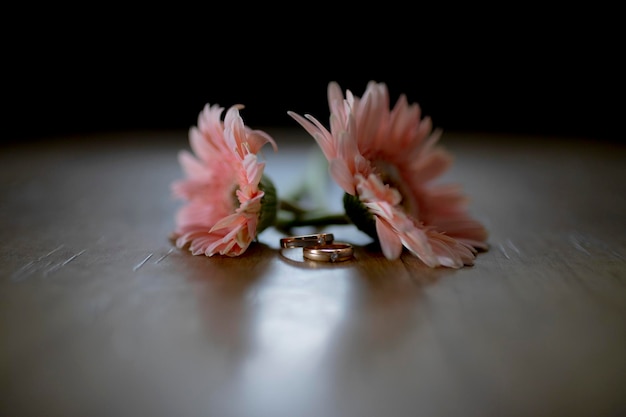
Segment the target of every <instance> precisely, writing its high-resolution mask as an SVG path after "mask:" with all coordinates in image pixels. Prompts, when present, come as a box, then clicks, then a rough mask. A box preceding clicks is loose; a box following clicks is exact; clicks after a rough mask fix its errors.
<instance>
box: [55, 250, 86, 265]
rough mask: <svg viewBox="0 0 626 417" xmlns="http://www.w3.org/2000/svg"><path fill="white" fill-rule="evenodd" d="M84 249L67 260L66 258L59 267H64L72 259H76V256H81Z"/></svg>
mask: <svg viewBox="0 0 626 417" xmlns="http://www.w3.org/2000/svg"><path fill="white" fill-rule="evenodd" d="M85 251H86V249H83V250H81V251H80V252H78V253H76V254H74V255H72V256H70V257H69V258H67V259H66V260H65V261H64V262H63V263H62V264H61V266H65V265H67V264H68V263H70V262H72V261H73V260H74V259H76V258H77V257H78V256H80V255H82V254H83V253H85Z"/></svg>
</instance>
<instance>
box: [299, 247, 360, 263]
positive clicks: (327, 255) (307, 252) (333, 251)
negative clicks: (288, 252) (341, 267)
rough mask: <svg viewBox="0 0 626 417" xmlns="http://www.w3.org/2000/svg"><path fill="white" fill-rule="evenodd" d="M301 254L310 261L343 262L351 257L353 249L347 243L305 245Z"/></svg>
mask: <svg viewBox="0 0 626 417" xmlns="http://www.w3.org/2000/svg"><path fill="white" fill-rule="evenodd" d="M302 250H303V252H302V254H303V256H304V257H305V258H306V259H310V260H312V261H322V262H343V261H347V260H349V259H352V256H353V255H354V251H353V250H352V245H350V244H349V243H330V244H327V245H318V246H306V247H304V248H302Z"/></svg>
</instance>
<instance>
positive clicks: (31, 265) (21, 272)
mask: <svg viewBox="0 0 626 417" xmlns="http://www.w3.org/2000/svg"><path fill="white" fill-rule="evenodd" d="M63 246H64V245H63V244H61V245H59V246H57V247H56V248H54V249H52V250H51V251H50V252H48V253H46V254H45V255H41V256H40V257H39V258H37V259H36V260H34V261H30V262H28V263H27V264H26V265H24V266H22V267H21V268H19V269H18V270H17V271H15V272H14V273H13V275H12V276H11V280H12V281H21V280H22V279H23V278H24V277H25V276H26V275H27V274H29V273H31V272H33V271H34V270H35V269H37V268H38V264H39V263H40V262H41V261H43V260H44V259H46V258H48V257H49V256H51V255H52V254H54V253H55V252H57V251H59V250H61V248H63ZM51 263H52V262H48V263H46V265H44V267H45V266H48V265H50V264H51Z"/></svg>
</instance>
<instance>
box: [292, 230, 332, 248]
mask: <svg viewBox="0 0 626 417" xmlns="http://www.w3.org/2000/svg"><path fill="white" fill-rule="evenodd" d="M334 239H335V236H333V234H332V233H316V234H312V235H302V236H290V237H284V238H282V239H280V247H281V248H304V247H307V246H316V245H327V244H329V243H333V240H334Z"/></svg>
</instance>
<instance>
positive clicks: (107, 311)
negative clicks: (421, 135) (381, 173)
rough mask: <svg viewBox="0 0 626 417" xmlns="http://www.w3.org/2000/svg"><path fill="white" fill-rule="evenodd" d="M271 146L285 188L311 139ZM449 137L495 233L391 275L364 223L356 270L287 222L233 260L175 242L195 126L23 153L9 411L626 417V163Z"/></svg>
mask: <svg viewBox="0 0 626 417" xmlns="http://www.w3.org/2000/svg"><path fill="white" fill-rule="evenodd" d="M271 132H272V134H273V135H274V137H275V139H276V140H277V142H278V144H279V152H278V153H276V154H274V153H273V152H272V151H271V150H270V151H267V153H266V154H265V157H266V159H267V171H266V172H267V174H268V175H269V176H270V177H271V178H272V179H273V180H274V182H275V183H276V185H277V187H278V189H279V190H286V189H289V188H290V187H292V186H293V185H294V183H295V182H296V181H298V180H299V176H298V175H296V174H294V173H299V172H300V171H301V170H302V159H303V158H306V155H307V152H309V149H310V146H311V141H310V139H309V138H308V137H306V136H304V135H302V133H301V132H299V131H295V130H294V131H292V130H274V131H271ZM442 144H444V145H445V146H447V147H448V148H449V149H450V150H451V151H452V152H453V154H454V155H455V157H456V160H455V164H454V166H453V168H452V170H451V171H450V172H449V173H447V174H446V177H445V180H449V181H454V182H459V183H460V184H462V185H463V187H464V189H465V191H466V192H467V194H468V195H469V196H470V197H471V210H472V212H473V214H474V215H475V216H476V217H478V218H479V219H480V220H481V221H483V222H484V223H485V224H486V225H487V227H488V229H489V232H490V238H489V244H490V250H489V251H487V252H485V253H482V254H480V255H479V257H478V259H477V260H476V264H475V265H474V266H473V267H467V268H464V269H461V270H448V269H434V270H433V269H429V268H426V267H424V266H423V265H422V264H421V263H420V262H419V261H418V260H417V259H416V258H414V257H412V256H409V255H407V254H404V255H403V256H402V257H401V259H399V260H397V261H388V260H386V259H384V257H383V256H382V255H381V254H380V251H379V250H378V248H377V247H376V246H375V245H373V244H372V243H371V241H370V240H369V238H368V237H367V236H365V235H363V234H362V233H360V232H359V231H358V230H356V229H355V228H353V227H352V226H334V227H330V228H328V229H327V231H331V232H333V233H334V234H335V237H336V239H337V240H341V241H346V242H350V243H352V244H354V245H355V258H354V260H351V261H347V262H343V263H340V264H322V263H316V262H312V261H306V262H305V261H304V260H303V259H302V257H301V255H300V256H299V255H298V253H296V252H289V253H287V252H285V251H281V250H280V248H279V238H280V237H281V236H282V235H281V234H280V233H279V232H277V231H276V230H274V229H268V230H266V231H265V232H263V233H262V234H261V235H260V237H259V242H257V243H255V244H254V245H253V246H252V247H251V248H250V249H249V251H248V252H246V254H245V256H242V257H240V258H235V259H232V258H220V257H214V258H207V257H203V256H196V257H194V256H191V255H190V254H189V253H187V252H184V251H181V250H178V249H175V248H173V247H172V245H171V242H170V241H169V240H168V235H169V233H170V232H171V230H172V229H173V215H174V212H175V210H176V208H177V207H178V202H176V201H174V200H173V199H172V198H171V196H170V193H169V184H170V183H171V181H173V180H174V179H178V178H179V177H180V176H181V170H180V167H179V165H178V162H177V160H176V153H177V152H178V150H179V149H182V148H186V147H187V138H186V132H178V131H173V132H121V133H120V134H118V135H108V136H88V137H73V138H66V139H58V140H50V141H41V142H31V143H28V144H14V145H11V146H6V147H4V148H3V149H2V152H1V154H0V227H1V228H0V278H1V281H0V340H1V342H0V372H1V376H2V379H1V381H2V382H1V384H2V385H1V389H2V390H1V392H2V394H1V400H0V415H3V416H5V415H6V416H40V415H47V416H66V417H68V416H86V415H89V416H138V415H149V414H150V415H152V416H172V415H177V416H254V417H258V416H272V417H274V416H283V415H285V416H287V415H289V416H331V417H332V416H342V417H351V416H354V417H357V416H358V417H365V416H390V417H391V416H417V415H420V416H422V415H423V416H464V417H470V416H555V415H567V416H618V415H624V414H625V413H626V395H624V394H626V326H625V319H626V261H625V257H626V234H625V233H624V232H625V231H626V230H625V225H626V223H625V220H626V219H625V213H626V185H625V184H626V182H625V180H626V164H624V161H625V156H626V148H625V147H624V146H622V145H619V144H617V143H603V142H599V141H595V142H594V141H588V140H582V139H575V138H572V139H571V140H563V139H554V138H541V137H516V136H511V135H489V136H486V135H479V134H466V135H464V134H456V135H453V136H446V134H444V136H443V138H442ZM336 192H337V190H333V189H330V190H329V197H328V198H329V202H330V203H331V204H334V202H336V201H338V200H336V199H335V197H336ZM279 193H280V191H279Z"/></svg>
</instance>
